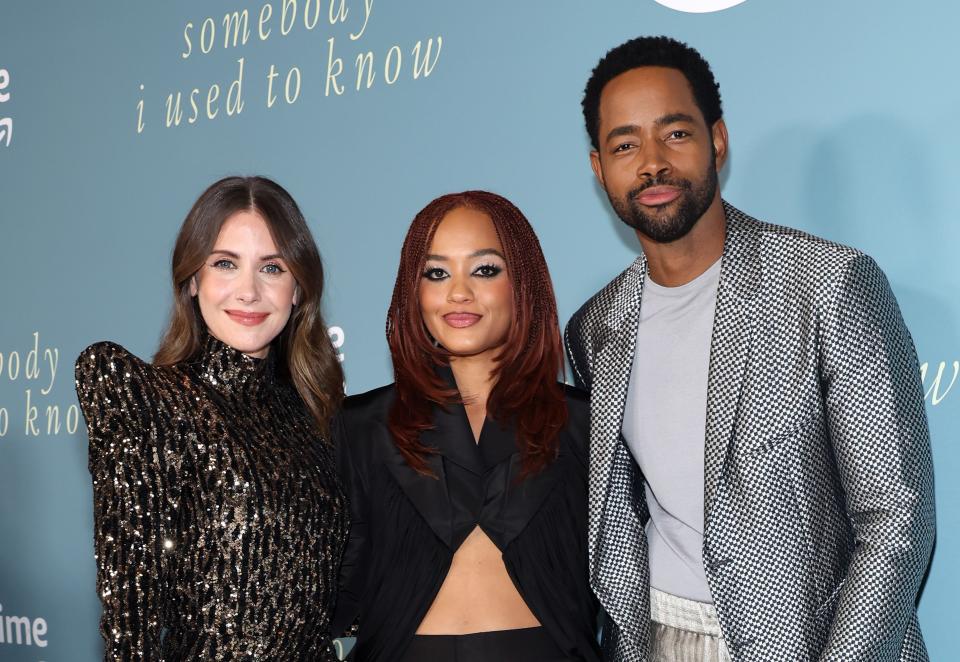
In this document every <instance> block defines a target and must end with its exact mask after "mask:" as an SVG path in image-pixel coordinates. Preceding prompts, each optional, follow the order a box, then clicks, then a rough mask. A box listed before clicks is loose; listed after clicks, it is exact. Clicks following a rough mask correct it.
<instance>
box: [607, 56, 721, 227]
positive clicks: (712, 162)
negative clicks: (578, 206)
mask: <svg viewBox="0 0 960 662" xmlns="http://www.w3.org/2000/svg"><path fill="white" fill-rule="evenodd" d="M599 141H600V145H599V149H598V150H597V151H595V152H592V153H591V155H590V157H591V158H590V161H591V165H592V166H593V171H594V173H595V174H596V176H597V178H598V179H599V180H600V184H601V185H602V186H603V188H604V189H605V190H606V192H607V196H608V197H609V198H610V204H611V205H612V206H613V208H614V210H615V211H616V212H617V215H618V216H619V217H620V219H621V220H623V222H624V223H626V224H627V225H629V226H630V227H632V228H634V229H635V230H636V231H637V232H638V233H640V234H641V235H644V236H646V237H647V238H649V239H652V240H653V241H656V242H660V243H669V242H672V241H676V240H677V239H680V238H682V237H683V236H685V235H686V234H687V233H688V232H690V230H691V229H692V228H693V227H694V225H696V223H697V221H699V220H700V218H701V217H702V216H703V215H704V213H705V212H706V211H707V209H708V208H709V207H710V206H711V205H712V204H719V191H718V185H717V171H718V170H719V168H720V167H721V165H722V164H723V161H724V159H725V158H726V153H727V133H726V127H725V125H724V123H723V120H722V119H721V120H717V122H716V123H715V124H714V126H713V127H708V126H707V125H706V122H705V121H704V119H703V114H702V113H701V111H700V109H699V107H698V106H697V103H696V101H695V99H694V97H693V91H692V90H691V89H690V84H689V83H688V82H687V79H686V78H685V77H684V75H683V74H682V73H681V72H680V71H678V70H676V69H670V68H667V67H639V68H637V69H631V70H629V71H626V72H624V73H622V74H620V75H619V76H617V77H616V78H614V79H613V80H611V81H610V82H609V83H607V85H606V86H605V87H604V88H603V92H602V93H601V95H600V123H599Z"/></svg>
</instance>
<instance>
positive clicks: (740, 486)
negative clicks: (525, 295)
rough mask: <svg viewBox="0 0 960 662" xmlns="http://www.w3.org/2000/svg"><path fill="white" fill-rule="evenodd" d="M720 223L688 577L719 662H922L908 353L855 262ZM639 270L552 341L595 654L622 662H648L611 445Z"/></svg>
mask: <svg viewBox="0 0 960 662" xmlns="http://www.w3.org/2000/svg"><path fill="white" fill-rule="evenodd" d="M724 211H725V213H726V219H727V235H726V241H725V244H724V253H723V259H722V265H721V272H720V285H719V288H718V292H717V308H716V314H715V318H714V327H713V337H712V342H711V351H710V365H709V378H708V394H707V402H708V404H707V419H706V438H705V467H704V469H705V477H704V485H703V486H702V489H703V490H704V497H705V521H704V547H703V559H704V566H705V568H706V573H707V579H708V582H709V584H710V589H711V593H712V595H713V597H714V601H715V604H716V609H717V616H718V618H719V621H720V624H721V628H722V629H723V633H724V636H725V638H726V640H727V642H728V644H729V647H730V653H731V657H732V659H733V661H734V662H754V661H755V662H769V661H771V660H778V661H779V660H791V661H793V660H796V661H808V660H809V661H813V660H824V661H827V660H829V661H837V662H841V661H842V662H854V661H862V662H886V661H890V662H893V661H895V660H900V661H903V662H906V661H910V662H914V661H916V662H921V661H924V660H927V659H928V657H927V653H926V648H925V646H924V643H923V638H922V636H921V634H920V630H919V626H918V624H917V618H916V609H915V600H916V594H917V591H918V588H919V585H920V581H921V579H922V576H923V573H924V570H925V568H926V565H927V563H928V561H929V556H930V551H931V548H932V544H933V538H934V531H935V520H934V504H933V470H932V465H931V457H930V442H929V434H928V431H927V422H926V415H925V413H924V408H923V393H922V387H921V384H920V378H919V368H918V366H917V359H916V352H915V350H914V346H913V341H912V340H911V338H910V335H909V333H908V331H907V329H906V327H905V326H904V324H903V319H902V318H901V316H900V311H899V308H898V306H897V303H896V300H895V299H894V297H893V294H892V292H891V291H890V288H889V285H888V283H887V280H886V278H885V276H884V275H883V273H882V272H881V271H880V269H879V267H877V265H876V263H874V261H873V260H871V259H870V258H869V257H867V256H866V255H864V254H862V253H860V252H858V251H856V250H854V249H851V248H847V247H844V246H840V245H838V244H834V243H831V242H827V241H824V240H822V239H818V238H816V237H812V236H810V235H807V234H805V233H802V232H799V231H796V230H791V229H788V228H782V227H778V226H774V225H770V224H766V223H761V222H759V221H757V220H755V219H753V218H750V217H749V216H747V215H746V214H743V213H742V212H740V211H739V210H737V209H735V208H734V207H732V206H731V205H728V204H726V203H724ZM646 270H647V264H646V260H645V258H644V257H643V256H640V257H639V258H637V260H636V261H635V262H634V263H633V264H632V265H631V266H630V267H628V268H627V269H626V270H625V271H624V272H623V273H622V274H620V276H618V277H617V278H616V279H614V280H613V281H612V282H611V283H610V284H609V285H607V286H606V287H605V288H604V289H603V290H601V291H600V292H599V293H598V294H596V295H595V296H594V297H593V298H592V299H591V300H590V301H588V302H587V303H586V304H585V305H584V306H583V307H582V308H581V309H580V310H579V311H577V313H576V314H574V316H573V318H572V319H571V321H570V323H569V324H568V326H567V329H566V334H565V339H566V345H567V352H568V354H569V357H570V363H571V366H572V368H573V371H574V376H575V378H576V379H577V381H578V382H579V383H580V384H581V385H582V386H584V387H586V388H588V389H590V390H591V431H590V444H591V457H590V477H589V478H590V506H589V515H590V525H589V531H588V532H589V546H590V549H589V552H590V578H591V585H592V586H593V588H594V590H595V591H596V593H597V596H598V597H599V599H600V601H601V603H602V605H603V607H604V610H605V611H606V613H607V617H608V623H607V625H606V626H605V627H604V634H603V649H604V652H605V655H606V658H607V659H609V660H618V661H619V660H624V661H637V662H643V661H645V660H647V650H648V646H649V633H648V628H649V610H650V607H649V570H648V565H647V563H648V561H647V541H646V536H645V533H644V523H645V522H646V520H647V518H648V514H647V510H646V505H645V503H644V491H643V489H642V488H643V483H642V481H643V476H642V475H641V473H640V471H639V468H638V467H637V465H636V463H635V462H634V461H633V459H632V457H631V455H630V453H629V451H628V450H627V447H626V444H625V442H624V441H623V438H622V436H621V432H620V429H621V425H622V420H623V413H624V408H625V404H626V398H627V387H628V384H629V379H630V367H631V366H632V364H633V353H634V351H635V349H636V348H635V340H636V331H637V324H638V320H639V311H640V302H641V298H642V285H643V279H644V276H645V274H646ZM639 351H644V348H639ZM651 351H655V348H652V349H651ZM691 489H700V486H691Z"/></svg>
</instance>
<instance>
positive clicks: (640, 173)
mask: <svg viewBox="0 0 960 662" xmlns="http://www.w3.org/2000/svg"><path fill="white" fill-rule="evenodd" d="M671 168H672V166H671V165H670V160H669V158H668V157H667V154H666V151H665V150H664V148H663V144H662V143H661V142H660V141H659V140H656V139H647V140H644V141H643V145H642V147H641V148H640V152H639V159H638V162H637V178H638V179H656V178H658V177H660V176H663V175H666V174H667V173H669V172H670V170H671Z"/></svg>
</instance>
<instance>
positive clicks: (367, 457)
mask: <svg viewBox="0 0 960 662" xmlns="http://www.w3.org/2000/svg"><path fill="white" fill-rule="evenodd" d="M393 394H394V388H393V384H388V385H386V386H381V387H380V388H376V389H373V390H372V391H367V392H366V393H359V394H357V395H351V396H348V397H346V398H345V399H344V401H343V407H342V408H341V410H340V414H339V416H337V419H336V421H335V422H334V426H333V429H334V433H333V438H334V444H335V446H336V449H337V457H338V458H339V462H340V465H341V471H342V472H343V471H345V472H347V473H348V474H349V473H355V472H357V471H361V472H363V471H365V470H366V469H365V467H366V465H367V464H368V463H369V462H371V461H372V454H373V453H374V451H373V449H374V447H377V448H383V447H385V446H388V445H389V444H386V443H385V438H386V437H388V435H387V432H386V430H387V416H388V414H389V412H390V405H391V404H392V403H393Z"/></svg>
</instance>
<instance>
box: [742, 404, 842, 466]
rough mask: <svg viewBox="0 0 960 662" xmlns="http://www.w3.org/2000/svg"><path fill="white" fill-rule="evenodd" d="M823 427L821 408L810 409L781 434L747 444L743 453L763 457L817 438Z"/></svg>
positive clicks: (746, 455) (777, 433) (774, 434)
mask: <svg viewBox="0 0 960 662" xmlns="http://www.w3.org/2000/svg"><path fill="white" fill-rule="evenodd" d="M823 425H824V421H823V416H822V414H821V410H820V408H819V407H810V408H809V409H807V410H806V411H804V413H803V414H801V415H800V416H798V417H797V418H796V420H795V422H793V423H791V424H789V425H788V426H787V427H786V428H784V429H782V430H781V431H780V432H775V433H773V434H772V435H770V436H767V437H762V438H760V439H759V440H758V441H756V442H750V443H748V444H746V445H745V448H744V449H743V451H742V453H743V455H744V456H745V457H749V458H753V457H762V456H764V455H766V454H768V453H771V452H773V451H775V450H777V449H778V448H780V447H781V446H786V445H789V444H790V443H792V442H796V441H799V440H801V439H804V438H809V437H811V436H816V435H817V434H818V433H819V430H818V429H819V428H822V427H823Z"/></svg>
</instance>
